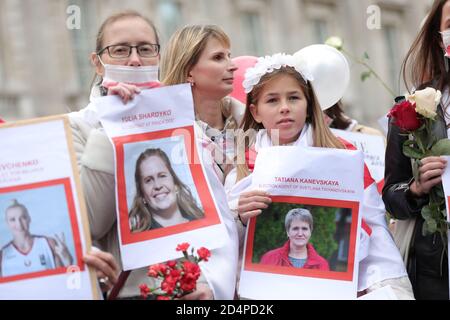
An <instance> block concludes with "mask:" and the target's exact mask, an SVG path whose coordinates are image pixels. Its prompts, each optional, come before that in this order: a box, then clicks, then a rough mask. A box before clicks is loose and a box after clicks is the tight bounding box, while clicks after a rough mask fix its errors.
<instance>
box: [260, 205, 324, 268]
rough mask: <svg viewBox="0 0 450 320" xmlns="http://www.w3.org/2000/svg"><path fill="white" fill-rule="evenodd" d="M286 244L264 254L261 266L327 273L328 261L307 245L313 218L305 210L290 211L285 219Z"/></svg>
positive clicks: (311, 230) (309, 244) (311, 246)
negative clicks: (286, 267)
mask: <svg viewBox="0 0 450 320" xmlns="http://www.w3.org/2000/svg"><path fill="white" fill-rule="evenodd" d="M284 224H285V228H286V234H287V237H288V240H287V242H286V243H285V244H284V245H283V246H282V247H280V248H277V249H274V250H271V251H269V252H266V253H265V254H264V255H263V256H262V258H261V264H267V265H276V266H288V267H294V268H305V269H318V270H324V271H328V270H330V267H329V265H328V261H327V260H326V259H324V258H323V257H321V256H320V255H319V254H318V253H317V252H316V250H315V249H314V247H313V245H312V244H311V243H309V240H310V238H311V235H312V232H313V216H312V214H311V213H310V212H309V211H308V210H306V209H301V208H296V209H292V210H290V211H289V212H288V213H287V215H286V218H285V223H284Z"/></svg>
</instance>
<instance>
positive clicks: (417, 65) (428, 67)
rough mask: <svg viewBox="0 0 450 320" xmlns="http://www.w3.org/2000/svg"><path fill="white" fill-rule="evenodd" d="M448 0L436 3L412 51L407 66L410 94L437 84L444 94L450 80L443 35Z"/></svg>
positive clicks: (407, 58)
mask: <svg viewBox="0 0 450 320" xmlns="http://www.w3.org/2000/svg"><path fill="white" fill-rule="evenodd" d="M446 2H447V0H435V1H434V3H433V6H432V8H431V10H430V13H429V14H428V16H427V18H426V20H425V22H424V24H423V26H422V28H421V29H420V31H419V34H418V35H417V37H416V39H415V40H414V42H413V44H412V46H411V48H410V49H409V51H408V53H407V55H406V57H405V59H404V61H403V64H402V74H403V81H404V83H405V86H406V88H407V89H408V91H410V90H411V87H413V88H416V89H420V88H421V87H423V86H426V85H428V84H429V83H430V82H431V81H433V80H437V81H438V82H437V83H436V84H435V86H436V89H439V90H443V89H444V87H445V86H446V85H447V83H448V81H449V79H450V76H449V72H448V71H446V70H445V61H444V59H445V58H444V53H443V49H442V47H441V44H442V38H441V35H440V34H439V31H440V26H441V19H442V8H443V6H444V4H445V3H446Z"/></svg>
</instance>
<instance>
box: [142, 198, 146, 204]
mask: <svg viewBox="0 0 450 320" xmlns="http://www.w3.org/2000/svg"><path fill="white" fill-rule="evenodd" d="M142 203H143V204H144V206H146V205H147V201H146V200H145V198H142Z"/></svg>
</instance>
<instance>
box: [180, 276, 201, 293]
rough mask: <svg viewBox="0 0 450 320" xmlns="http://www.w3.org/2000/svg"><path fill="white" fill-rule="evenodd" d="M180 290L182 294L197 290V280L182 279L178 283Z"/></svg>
mask: <svg viewBox="0 0 450 320" xmlns="http://www.w3.org/2000/svg"><path fill="white" fill-rule="evenodd" d="M180 283H181V285H180V288H181V290H183V292H192V291H194V290H195V289H196V288H197V280H195V279H193V278H191V277H183V278H181V281H180Z"/></svg>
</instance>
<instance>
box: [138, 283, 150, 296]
mask: <svg viewBox="0 0 450 320" xmlns="http://www.w3.org/2000/svg"><path fill="white" fill-rule="evenodd" d="M139 289H140V290H141V296H142V298H144V299H147V297H148V295H149V294H150V288H149V287H148V286H147V285H146V284H141V285H140V286H139Z"/></svg>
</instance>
